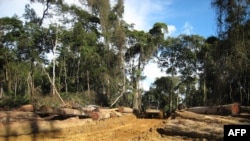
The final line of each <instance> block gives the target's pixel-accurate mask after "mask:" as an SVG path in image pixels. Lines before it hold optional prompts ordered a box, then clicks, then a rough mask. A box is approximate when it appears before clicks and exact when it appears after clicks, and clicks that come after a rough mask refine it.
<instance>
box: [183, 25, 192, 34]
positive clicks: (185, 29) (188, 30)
mask: <svg viewBox="0 0 250 141" xmlns="http://www.w3.org/2000/svg"><path fill="white" fill-rule="evenodd" d="M193 29H194V28H193V26H192V25H191V24H190V23H189V22H186V23H185V24H184V26H183V27H182V34H187V35H190V34H192V33H193Z"/></svg>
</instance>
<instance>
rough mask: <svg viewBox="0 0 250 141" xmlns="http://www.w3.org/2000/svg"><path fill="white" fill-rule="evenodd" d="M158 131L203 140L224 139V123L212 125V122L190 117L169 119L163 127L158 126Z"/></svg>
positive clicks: (162, 133)
mask: <svg viewBox="0 0 250 141" xmlns="http://www.w3.org/2000/svg"><path fill="white" fill-rule="evenodd" d="M157 132H158V133H160V134H161V135H168V136H186V137H190V138H196V139H202V140H203V139H206V140H223V125H221V126H216V125H215V126H211V123H206V122H201V121H194V120H189V119H174V120H168V121H167V122H166V123H165V124H164V126H163V127H161V128H157Z"/></svg>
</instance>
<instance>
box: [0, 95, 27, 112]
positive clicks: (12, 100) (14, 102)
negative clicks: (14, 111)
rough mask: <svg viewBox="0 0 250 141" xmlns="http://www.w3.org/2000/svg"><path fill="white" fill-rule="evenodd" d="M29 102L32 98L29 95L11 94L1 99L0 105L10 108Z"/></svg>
mask: <svg viewBox="0 0 250 141" xmlns="http://www.w3.org/2000/svg"><path fill="white" fill-rule="evenodd" d="M28 103H30V98H29V97H28V96H27V95H17V96H14V95H10V96H5V97H4V98H3V99H1V100H0V107H3V108H7V109H10V108H14V107H17V106H20V105H24V104H28Z"/></svg>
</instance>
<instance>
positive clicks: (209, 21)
mask: <svg viewBox="0 0 250 141" xmlns="http://www.w3.org/2000/svg"><path fill="white" fill-rule="evenodd" d="M210 1H211V0H125V14H124V19H125V20H126V21H127V22H128V23H135V24H136V27H137V28H138V29H141V30H146V31H148V29H150V28H151V27H152V26H153V24H154V23H155V22H164V23H166V24H167V25H168V26H169V30H170V35H173V36H176V35H179V34H181V33H186V34H199V35H201V36H204V37H209V36H211V35H216V20H215V12H214V9H212V7H211V5H210Z"/></svg>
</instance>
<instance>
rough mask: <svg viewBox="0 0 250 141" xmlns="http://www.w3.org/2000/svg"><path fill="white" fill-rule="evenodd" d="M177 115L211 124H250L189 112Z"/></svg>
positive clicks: (243, 120)
mask: <svg viewBox="0 0 250 141" xmlns="http://www.w3.org/2000/svg"><path fill="white" fill-rule="evenodd" d="M175 115H176V116H177V117H181V118H184V119H191V120H196V121H202V122H204V121H206V122H209V123H220V124H248V125H249V124H250V120H247V119H243V118H236V117H234V118H233V120H231V119H230V118H227V117H223V116H209V115H203V114H197V113H193V112H189V111H176V112H175Z"/></svg>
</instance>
